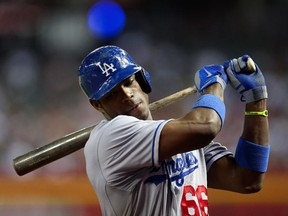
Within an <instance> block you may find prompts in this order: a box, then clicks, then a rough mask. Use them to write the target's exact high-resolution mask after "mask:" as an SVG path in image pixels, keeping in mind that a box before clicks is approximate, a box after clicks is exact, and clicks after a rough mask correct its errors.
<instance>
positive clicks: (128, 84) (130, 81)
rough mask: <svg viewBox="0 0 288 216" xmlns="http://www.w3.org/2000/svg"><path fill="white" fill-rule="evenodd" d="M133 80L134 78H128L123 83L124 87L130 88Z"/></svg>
mask: <svg viewBox="0 0 288 216" xmlns="http://www.w3.org/2000/svg"><path fill="white" fill-rule="evenodd" d="M134 80H135V78H134V77H129V78H128V79H127V80H125V82H124V86H126V87H127V86H130V85H132V84H133V82H134Z"/></svg>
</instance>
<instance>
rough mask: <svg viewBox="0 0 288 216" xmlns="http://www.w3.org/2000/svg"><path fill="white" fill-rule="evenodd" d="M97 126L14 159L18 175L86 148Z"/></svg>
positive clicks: (170, 99)
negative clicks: (91, 133)
mask: <svg viewBox="0 0 288 216" xmlns="http://www.w3.org/2000/svg"><path fill="white" fill-rule="evenodd" d="M245 71H246V72H250V73H252V72H255V71H256V66H255V63H254V62H253V60H252V59H251V58H248V60H247V67H246V69H245ZM196 92H197V90H196V87H195V86H192V87H188V88H186V89H183V90H181V91H179V92H176V93H174V94H172V95H169V96H167V97H164V98H162V99H160V100H158V101H155V102H153V103H151V104H149V109H150V110H151V111H156V110H158V109H161V108H163V107H165V106H168V105H170V104H172V103H175V102H176V101H178V100H181V99H183V98H185V97H187V96H188V95H191V94H194V93H196ZM96 125H97V124H96ZM96 125H92V126H90V127H87V128H83V129H80V130H78V131H75V132H73V133H71V134H68V135H66V136H64V137H62V138H60V139H57V140H55V141H53V142H51V143H49V144H46V145H44V146H42V147H39V148H36V149H35V150H32V151H30V152H28V153H26V154H23V155H20V156H18V157H16V158H14V159H13V166H14V169H15V171H16V173H17V174H18V175H19V176H22V175H25V174H27V173H29V172H32V171H34V170H36V169H38V168H40V167H42V166H44V165H47V164H49V163H51V162H53V161H56V160H58V159H60V158H62V157H65V156H67V155H69V154H71V153H73V152H75V151H77V150H80V149H81V148H83V147H84V146H85V144H86V142H87V140H88V138H89V135H90V132H91V131H92V129H93V128H94V127H95V126H96Z"/></svg>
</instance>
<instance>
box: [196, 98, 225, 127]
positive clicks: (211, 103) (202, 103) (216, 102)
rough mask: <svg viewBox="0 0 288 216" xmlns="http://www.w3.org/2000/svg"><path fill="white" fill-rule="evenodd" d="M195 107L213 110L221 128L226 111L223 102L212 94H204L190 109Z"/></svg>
mask: <svg viewBox="0 0 288 216" xmlns="http://www.w3.org/2000/svg"><path fill="white" fill-rule="evenodd" d="M196 107H205V108H210V109H213V110H215V111H216V112H217V114H218V115H219V117H220V119H221V123H222V124H221V125H222V127H223V125H224V120H225V112H226V109H225V104H224V102H223V101H222V100H221V99H220V98H218V97H216V96H215V95H213V94H204V95H202V96H201V97H200V98H199V99H198V101H197V102H196V103H195V104H194V105H193V107H192V109H193V108H196Z"/></svg>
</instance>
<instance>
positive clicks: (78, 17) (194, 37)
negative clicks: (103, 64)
mask: <svg viewBox="0 0 288 216" xmlns="http://www.w3.org/2000/svg"><path fill="white" fill-rule="evenodd" d="M118 2H119V3H120V4H122V5H123V8H124V10H125V11H126V15H127V23H126V27H125V29H124V31H123V32H122V33H121V34H120V35H119V36H117V37H116V38H114V39H110V40H101V39H99V38H97V37H95V36H94V35H93V34H92V33H91V32H90V31H89V29H88V28H87V23H86V15H87V9H88V8H89V6H91V5H92V4H93V3H94V2H93V1H79V2H78V1H63V2H62V1H61V3H57V2H56V1H43V2H42V3H37V1H26V2H25V1H22V2H21V3H18V2H17V1H9V2H8V1H7V2H1V3H0V62H1V64H0V76H1V79H0V175H9V176H14V175H16V174H15V172H14V170H13V165H12V160H13V158H15V157H17V156H19V155H21V154H24V153H26V152H28V151H31V150H33V149H35V148H38V147H40V146H43V145H45V144H48V143H49V142H52V141H54V140H56V139H58V138H61V137H63V136H64V135H66V134H68V133H71V132H73V131H76V130H79V129H81V128H84V127H87V126H90V125H94V124H97V122H99V121H100V120H101V119H103V117H102V115H101V114H99V113H98V112H96V111H95V110H94V109H93V108H92V106H91V105H90V104H89V102H88V100H87V98H86V97H85V96H84V94H83V93H82V92H81V89H80V88H79V85H78V78H77V70H78V67H79V65H80V63H81V60H82V59H83V58H84V56H85V55H86V54H88V52H90V51H92V50H93V49H95V48H97V47H98V46H101V45H104V44H114V45H117V46H120V47H122V48H123V49H125V50H126V51H128V53H130V54H131V56H132V57H133V58H134V59H135V60H136V62H138V63H139V64H140V65H142V66H143V67H144V68H145V69H146V70H147V71H148V72H149V73H150V75H151V77H152V86H153V92H152V93H151V102H152V101H155V100H157V99H160V98H162V97H165V96H167V95H169V94H171V93H174V92H176V91H179V90H181V89H183V88H186V87H188V86H191V85H193V83H194V73H195V71H196V70H197V69H199V68H200V67H202V66H204V65H207V64H222V63H223V62H224V61H225V60H226V59H228V58H234V57H239V56H241V55H243V54H249V55H250V56H251V57H252V58H253V59H254V61H255V62H256V63H257V64H258V65H259V67H260V68H261V69H262V71H263V73H264V74H265V78H266V82H267V86H268V93H269V104H268V108H269V118H270V131H271V133H270V143H271V160H270V165H269V166H270V167H269V169H270V170H275V171H281V170H288V165H287V164H288V157H287V154H288V145H287V141H286V136H287V134H286V132H287V128H288V121H287V117H288V100H287V99H286V97H287V92H288V73H287V72H288V66H287V65H288V43H287V39H286V35H287V33H288V27H287V26H288V25H287V23H288V15H287V9H288V3H286V1H279V0H278V1H273V3H271V2H269V1H255V2H254V1H253V2H248V1H234V2H233V3H232V2H230V3H229V4H224V2H223V5H216V3H209V4H210V5H209V6H211V7H207V6H204V3H199V4H200V5H198V6H195V5H194V6H188V5H187V3H185V1H177V2H178V3H177V4H176V3H174V1H152V0H151V1H141V0H138V1H128V0H126V1H118ZM132 2H133V3H132ZM202 4H203V5H202ZM248 5H249V7H248ZM195 98H196V96H189V97H188V98H186V99H184V100H183V101H181V102H178V103H177V104H173V105H171V106H169V107H167V108H165V109H164V110H163V111H161V112H160V111H157V112H155V113H154V118H155V119H159V118H177V117H180V116H181V115H183V114H184V113H185V112H187V111H188V110H189V109H191V106H192V104H193V102H194V101H195ZM225 102H226V106H227V117H226V121H225V125H224V128H223V131H222V132H221V133H220V135H219V137H218V139H219V141H221V142H222V143H223V144H224V145H227V146H228V148H230V149H231V151H234V148H235V144H236V142H237V140H238V138H239V136H240V135H241V128H242V123H243V121H242V119H243V110H244V105H243V104H242V102H240V100H239V96H238V94H236V93H235V92H234V91H233V90H232V89H231V88H229V87H228V88H227V91H226V101H225ZM84 163H85V162H84V159H83V152H82V150H79V151H77V152H75V153H73V154H71V155H69V156H67V157H65V158H62V159H60V160H58V161H56V162H53V163H51V164H49V165H47V166H45V167H43V168H41V169H39V170H37V171H35V172H33V173H30V174H29V175H28V176H35V175H51V174H67V173H74V174H75V173H76V174H83V173H85V164H84Z"/></svg>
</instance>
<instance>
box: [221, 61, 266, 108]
mask: <svg viewBox="0 0 288 216" xmlns="http://www.w3.org/2000/svg"><path fill="white" fill-rule="evenodd" d="M248 58H250V56H249V55H243V56H241V57H239V58H238V59H235V58H234V59H230V60H227V61H225V62H224V69H225V71H226V73H227V76H228V79H229V81H230V84H231V86H232V87H233V88H234V89H236V90H237V91H238V92H239V93H240V94H241V101H243V102H246V103H249V102H253V101H257V100H261V99H264V98H268V93H267V87H266V84H265V79H264V76H263V74H262V72H261V70H260V68H259V67H258V65H257V64H255V66H256V71H255V72H252V73H247V72H245V69H246V67H247V60H248Z"/></svg>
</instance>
